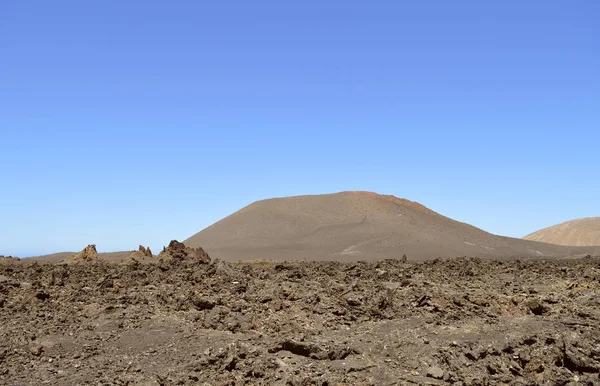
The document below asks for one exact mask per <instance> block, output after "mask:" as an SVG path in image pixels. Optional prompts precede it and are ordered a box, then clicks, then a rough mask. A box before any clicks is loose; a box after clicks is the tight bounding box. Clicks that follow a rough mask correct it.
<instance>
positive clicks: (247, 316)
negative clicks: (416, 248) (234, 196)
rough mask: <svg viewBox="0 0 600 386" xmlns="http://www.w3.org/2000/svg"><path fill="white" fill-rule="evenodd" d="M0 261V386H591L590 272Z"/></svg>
mask: <svg viewBox="0 0 600 386" xmlns="http://www.w3.org/2000/svg"><path fill="white" fill-rule="evenodd" d="M195 253H196V255H197V256H199V258H196V259H186V258H185V254H183V255H181V254H179V255H177V254H173V255H172V256H171V258H168V259H159V258H156V260H155V261H150V262H143V263H140V262H138V261H137V260H136V259H133V260H129V261H128V262H124V263H121V264H117V263H107V262H103V261H101V260H98V261H94V262H93V263H89V262H86V263H79V264H61V263H52V264H51V263H45V264H41V263H31V262H24V261H18V260H16V259H4V260H3V261H2V262H0V384H3V385H4V384H5V385H44V384H49V385H76V384H83V385H126V384H129V385H138V384H141V385H145V384H147V385H177V384H181V385H185V384H201V385H320V386H325V385H329V386H332V385H404V384H418V385H445V384H454V385H497V384H507V385H586V384H587V385H596V384H600V378H599V370H600V296H599V295H600V259H598V258H587V259H580V260H563V261H556V260H553V261H542V260H539V261H487V260H480V259H466V258H462V259H452V260H435V261H428V262H421V263H411V262H410V261H409V262H408V263H403V262H402V261H401V260H398V261H396V260H385V261H380V262H369V263H366V262H354V263H324V262H319V263H317V262H294V263H261V262H253V263H246V264H228V263H224V262H220V261H210V258H208V257H207V256H204V254H203V253H201V251H200V250H196V252H195Z"/></svg>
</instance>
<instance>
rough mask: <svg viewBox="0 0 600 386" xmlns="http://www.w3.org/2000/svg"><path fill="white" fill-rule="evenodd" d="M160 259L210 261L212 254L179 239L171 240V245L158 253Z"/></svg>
mask: <svg viewBox="0 0 600 386" xmlns="http://www.w3.org/2000/svg"><path fill="white" fill-rule="evenodd" d="M158 257H159V258H160V259H163V260H167V261H184V260H185V261H198V262H201V263H210V260H211V259H210V256H209V255H208V253H206V252H205V251H204V249H202V248H201V247H198V248H191V247H187V246H186V245H185V244H183V243H180V242H179V241H177V240H171V242H170V243H169V246H167V247H164V248H163V250H162V252H161V253H160V254H159V255H158Z"/></svg>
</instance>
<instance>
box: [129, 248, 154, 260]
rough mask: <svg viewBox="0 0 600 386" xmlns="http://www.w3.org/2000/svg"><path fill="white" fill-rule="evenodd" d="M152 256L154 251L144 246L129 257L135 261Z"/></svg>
mask: <svg viewBox="0 0 600 386" xmlns="http://www.w3.org/2000/svg"><path fill="white" fill-rule="evenodd" d="M152 256H153V255H152V250H151V249H150V247H144V246H143V245H140V246H139V248H138V250H137V251H133V252H131V254H130V255H129V257H131V258H135V259H143V258H146V257H152Z"/></svg>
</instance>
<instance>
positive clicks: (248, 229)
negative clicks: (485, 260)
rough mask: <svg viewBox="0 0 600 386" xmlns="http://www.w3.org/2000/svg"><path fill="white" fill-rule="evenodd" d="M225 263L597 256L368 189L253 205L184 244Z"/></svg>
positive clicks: (259, 202)
mask: <svg viewBox="0 0 600 386" xmlns="http://www.w3.org/2000/svg"><path fill="white" fill-rule="evenodd" d="M184 243H185V244H187V245H189V246H192V247H199V246H201V247H203V248H204V249H205V250H206V251H207V252H208V253H209V254H210V255H211V256H213V257H217V258H221V259H225V260H238V259H275V260H284V259H285V260H287V259H311V260H312V259H314V260H367V259H369V260H373V259H384V258H400V257H402V255H403V254H406V255H407V256H408V258H409V259H415V260H422V259H429V258H435V257H456V256H481V257H540V256H547V257H558V256H561V257H566V256H574V255H582V254H587V253H600V248H598V249H596V250H592V249H589V248H587V249H586V248H567V247H560V246H556V245H551V244H546V243H538V242H534V241H527V240H521V239H514V238H509V237H502V236H496V235H493V234H490V233H488V232H485V231H483V230H481V229H478V228H476V227H473V226H471V225H468V224H465V223H461V222H458V221H455V220H452V219H450V218H448V217H444V216H442V215H440V214H438V213H436V212H434V211H432V210H430V209H428V208H426V207H424V206H423V205H421V204H419V203H417V202H413V201H409V200H406V199H401V198H397V197H394V196H386V195H380V194H376V193H370V192H342V193H336V194H323V195H311V196H295V197H286V198H274V199H268V200H262V201H257V202H255V203H253V204H250V205H248V206H247V207H245V208H243V209H241V210H239V211H237V212H235V213H233V214H232V215H230V216H228V217H226V218H224V219H222V220H221V221H219V222H217V223H215V224H213V225H211V226H209V227H208V228H206V229H204V230H202V231H200V232H199V233H197V234H195V235H193V236H192V237H190V238H188V239H187V240H185V241H184Z"/></svg>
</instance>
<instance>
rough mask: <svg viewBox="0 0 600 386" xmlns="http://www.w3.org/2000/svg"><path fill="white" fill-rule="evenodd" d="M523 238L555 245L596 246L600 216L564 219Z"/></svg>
mask: <svg viewBox="0 0 600 386" xmlns="http://www.w3.org/2000/svg"><path fill="white" fill-rule="evenodd" d="M523 238H524V239H525V240H533V241H541V242H544V243H551V244H557V245H572V246H580V247H587V246H598V245H600V217H587V218H580V219H576V220H571V221H566V222H563V223H560V224H557V225H554V226H551V227H548V228H544V229H541V230H539V231H537V232H534V233H531V234H529V235H527V236H525V237H523Z"/></svg>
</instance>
